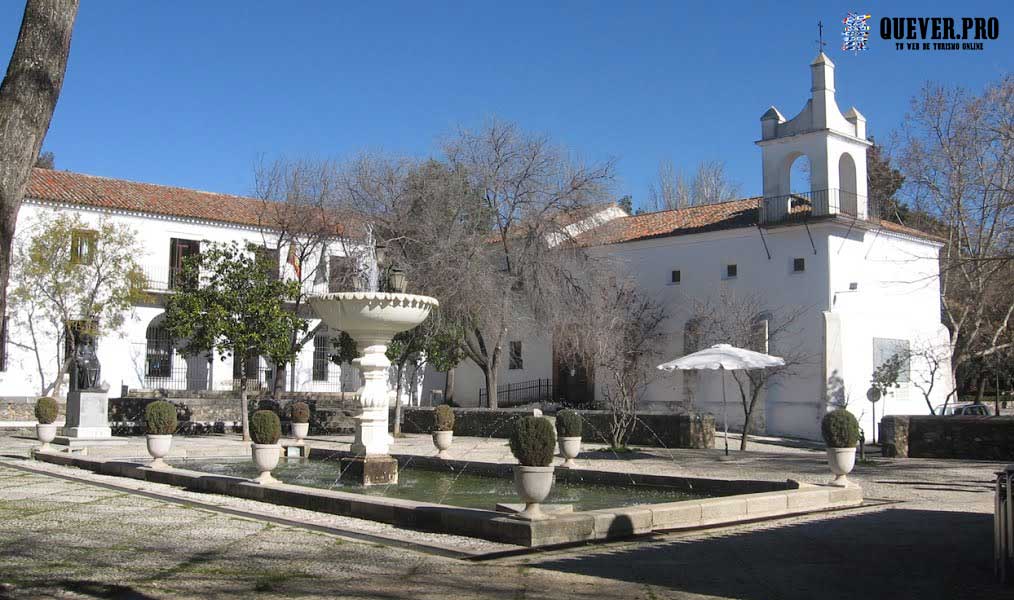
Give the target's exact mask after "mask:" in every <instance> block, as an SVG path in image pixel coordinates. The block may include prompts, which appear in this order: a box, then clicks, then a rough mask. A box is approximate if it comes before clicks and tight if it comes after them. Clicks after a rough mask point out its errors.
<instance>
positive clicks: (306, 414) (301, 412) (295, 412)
mask: <svg viewBox="0 0 1014 600" xmlns="http://www.w3.org/2000/svg"><path fill="white" fill-rule="evenodd" d="M292 422H293V423H309V422H310V405H309V404H307V403H306V402H296V403H294V404H293V405H292Z"/></svg>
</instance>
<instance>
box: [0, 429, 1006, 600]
mask: <svg viewBox="0 0 1014 600" xmlns="http://www.w3.org/2000/svg"><path fill="white" fill-rule="evenodd" d="M348 441H349V439H348V438H344V437H332V438H319V439H313V440H311V444H313V445H315V446H318V447H334V448H347V447H348ZM35 444H36V442H34V440H31V439H28V438H27V436H24V437H22V436H18V435H11V434H0V598H176V597H186V598H232V597H248V596H250V597H254V596H256V597H289V598H302V597H334V598H439V599H441V600H445V599H448V598H553V599H562V598H644V599H646V600H647V599H654V598H677V599H690V598H743V599H750V600H769V599H793V600H794V599H803V598H806V599H812V598H820V599H837V598H842V599H845V598H891V599H901V598H920V599H935V598H940V599H944V598H947V599H950V598H1008V597H1010V598H1014V591H1012V590H1014V588H1006V587H1002V586H1000V585H998V584H996V583H994V580H993V573H992V516H991V513H992V493H991V490H992V484H991V482H992V478H993V471H994V470H996V468H997V467H998V466H999V465H997V464H995V463H985V462H977V461H957V460H927V459H883V458H880V457H875V458H872V459H871V460H869V461H868V462H866V463H864V464H860V465H858V466H857V468H856V472H855V475H854V477H853V478H854V480H855V481H857V482H858V483H860V485H862V486H863V488H864V491H865V494H866V496H867V498H876V499H880V500H885V501H889V502H884V503H878V504H876V505H875V506H870V507H864V508H858V509H850V510H846V511H839V512H835V513H830V514H822V515H807V516H802V517H794V518H788V519H781V520H776V521H766V522H762V523H754V524H747V525H738V526H734V527H725V528H718V529H710V530H702V531H693V532H683V533H669V534H662V535H653V536H650V537H642V538H635V539H630V540H625V541H620V542H614V543H607V544H597V545H586V546H580V547H576V548H567V549H562V550H554V551H549V552H538V553H522V554H516V555H509V556H501V557H499V558H494V559H490V560H480V561H475V560H462V559H457V558H449V557H446V556H442V555H440V554H439V553H434V552H432V551H429V550H428V549H427V545H429V546H430V547H431V548H440V547H451V548H453V547H455V545H460V546H461V547H462V548H465V547H466V545H467V544H473V546H471V548H472V549H478V550H483V549H486V550H495V548H493V547H484V546H482V544H485V542H474V541H472V542H470V541H468V540H465V539H461V538H454V537H453V536H434V535H431V534H423V533H420V532H404V531H402V530H397V529H395V528H393V527H390V526H387V525H382V524H378V523H371V522H366V521H360V520H358V519H350V518H344V517H334V516H331V515H320V514H313V513H306V512H305V511H298V510H296V509H288V508H283V507H277V506H272V505H265V504H262V503H257V502H252V501H245V500H240V499H232V498H225V497H216V496H209V495H206V494H196V493H193V492H186V491H183V490H174V489H171V488H168V486H160V485H158V484H151V483H148V482H133V481H127V480H122V479H120V480H119V481H116V480H117V478H110V477H105V476H96V475H94V474H92V473H89V472H85V471H81V470H78V469H72V468H66V467H59V466H56V465H49V464H44V463H38V462H36V461H31V460H29V459H28V456H29V451H30V449H31V447H32V446H33V445H35ZM719 445H721V441H719ZM177 447H178V449H179V450H181V451H184V452H186V453H187V454H188V455H189V456H195V457H196V456H211V455H232V456H240V455H245V454H246V452H248V450H246V446H245V445H244V444H242V443H241V442H240V441H239V440H238V438H237V437H235V436H209V437H204V438H185V439H178V440H177ZM596 448H597V446H595V445H586V448H585V450H586V451H593V450H595V449H596ZM395 451H396V452H399V453H416V454H425V455H432V454H434V450H433V448H432V445H431V443H430V441H429V439H428V436H408V437H406V438H404V439H399V440H397V442H396V444H395ZM102 452H105V453H110V454H111V453H113V452H116V453H117V454H119V455H125V456H130V455H134V456H144V455H145V452H144V442H143V440H142V439H140V438H137V439H134V440H132V442H131V444H130V445H128V446H126V447H120V448H116V449H106V450H103V451H102ZM102 452H93V453H92V455H93V456H94V455H97V454H101V453H102ZM452 454H453V455H454V457H455V458H468V459H471V460H483V461H489V460H503V461H509V460H511V459H510V454H509V450H508V449H507V446H506V441H505V440H499V439H478V438H459V439H456V440H455V446H454V449H453V451H452ZM720 454H721V451H720V450H665V449H645V450H644V451H642V452H638V453H634V454H632V455H626V456H622V457H617V456H614V455H610V454H609V453H606V452H586V454H584V455H583V457H582V459H581V460H580V463H581V464H582V465H583V466H586V467H587V468H595V469H602V470H619V471H636V472H649V473H665V474H672V475H688V476H704V477H720V478H744V479H768V480H784V479H787V478H792V479H798V480H800V481H806V482H813V483H820V482H823V481H826V480H827V479H828V474H827V467H826V464H825V462H824V455H823V452H821V451H820V450H819V449H817V448H816V447H815V446H813V445H810V444H806V443H796V442H791V441H784V440H767V442H766V443H757V444H752V445H751V451H750V452H748V453H746V454H740V453H738V452H736V451H735V450H734V451H733V454H734V455H736V456H735V459H734V460H733V461H730V462H720V461H718V460H717V459H718V456H719V455H720ZM585 457H589V458H585ZM114 484H116V485H120V484H123V485H128V484H129V485H133V488H130V489H127V488H125V487H110V486H112V485H114ZM500 500H502V499H500ZM279 519H293V520H306V521H308V522H310V523H312V524H315V525H317V527H314V528H307V527H292V526H288V525H285V524H283V523H284V522H285V521H281V522H280V521H279ZM399 540H400V542H401V543H399Z"/></svg>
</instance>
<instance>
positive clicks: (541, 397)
mask: <svg viewBox="0 0 1014 600" xmlns="http://www.w3.org/2000/svg"><path fill="white" fill-rule="evenodd" d="M554 397H555V394H554V386H553V380H552V379H533V380H531V381H520V382H517V383H505V384H503V385H498V386H496V404H497V406H498V407H500V408H509V407H511V406H521V405H523V404H533V403H536V402H552V401H553V399H554ZM488 404H489V394H487V393H486V389H485V388H479V406H486V405H488Z"/></svg>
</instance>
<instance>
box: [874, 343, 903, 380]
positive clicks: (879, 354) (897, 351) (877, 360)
mask: <svg viewBox="0 0 1014 600" xmlns="http://www.w3.org/2000/svg"><path fill="white" fill-rule="evenodd" d="M909 351H910V349H909V343H908V340H898V339H892V338H878V337H875V338H873V370H874V371H876V370H877V369H879V368H880V367H881V365H883V364H884V363H886V362H887V361H889V360H891V359H892V358H894V357H895V356H898V357H899V358H900V365H901V366H900V368H899V369H898V379H897V382H898V383H908V382H909V370H910V365H909Z"/></svg>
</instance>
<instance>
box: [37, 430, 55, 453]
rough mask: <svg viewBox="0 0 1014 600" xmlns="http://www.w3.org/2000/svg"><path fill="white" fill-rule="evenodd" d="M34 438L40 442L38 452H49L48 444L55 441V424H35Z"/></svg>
mask: <svg viewBox="0 0 1014 600" xmlns="http://www.w3.org/2000/svg"><path fill="white" fill-rule="evenodd" d="M35 436H36V437H38V438H39V441H40V442H42V445H41V446H39V450H40V451H46V450H49V442H52V441H53V440H54V439H56V423H37V424H36V425H35Z"/></svg>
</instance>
